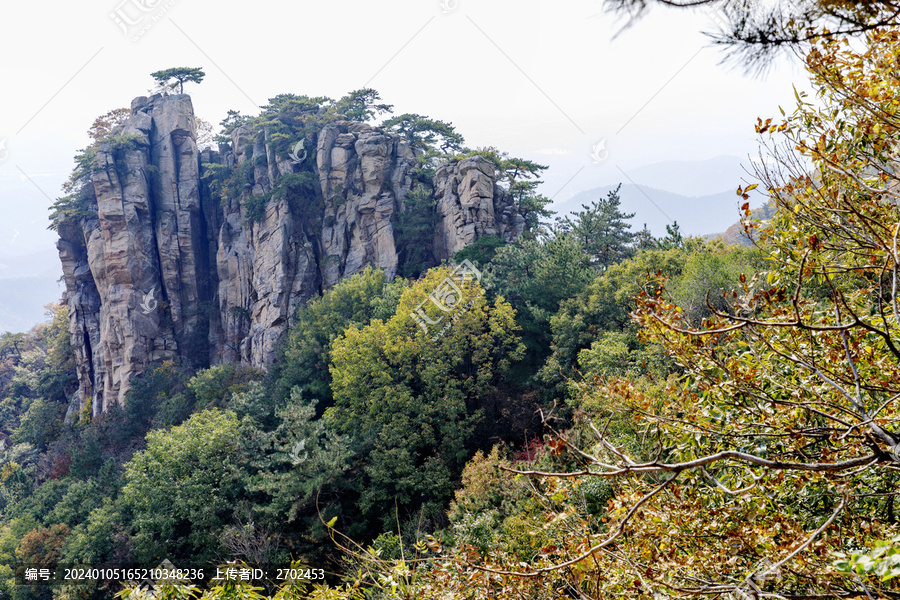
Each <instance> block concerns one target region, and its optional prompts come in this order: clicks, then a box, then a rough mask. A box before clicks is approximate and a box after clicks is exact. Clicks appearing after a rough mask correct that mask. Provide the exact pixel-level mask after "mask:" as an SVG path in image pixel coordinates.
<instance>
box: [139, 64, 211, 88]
mask: <svg viewBox="0 0 900 600" xmlns="http://www.w3.org/2000/svg"><path fill="white" fill-rule="evenodd" d="M150 77H152V78H153V79H154V80H155V81H156V83H157V84H159V85H161V86H167V87H169V88H171V89H175V88H176V87H177V88H178V93H179V94H183V93H184V84H185V82H188V83H200V82H201V81H203V78H204V77H206V73H204V72H203V69H201V68H198V67H172V68H171V69H163V70H161V71H155V72H153V73H150ZM173 79H174V80H175V81H171V80H173ZM170 81H171V83H170Z"/></svg>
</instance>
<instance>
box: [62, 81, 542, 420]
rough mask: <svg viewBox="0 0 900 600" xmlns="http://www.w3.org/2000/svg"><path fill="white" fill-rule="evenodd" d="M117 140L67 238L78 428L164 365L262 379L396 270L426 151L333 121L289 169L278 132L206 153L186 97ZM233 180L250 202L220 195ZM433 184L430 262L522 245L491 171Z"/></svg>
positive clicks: (145, 106) (518, 223)
mask: <svg viewBox="0 0 900 600" xmlns="http://www.w3.org/2000/svg"><path fill="white" fill-rule="evenodd" d="M117 135H118V140H119V142H120V143H114V142H108V143H105V144H102V145H101V146H100V147H99V149H98V150H97V152H96V156H95V160H94V163H93V164H94V166H93V169H92V172H91V174H90V185H89V186H88V188H87V189H86V191H85V197H86V202H87V204H88V205H89V210H88V211H87V214H86V215H79V216H78V217H73V218H69V219H67V220H64V221H62V222H60V223H59V225H58V229H57V230H58V232H59V237H60V239H59V241H58V243H57V247H58V249H59V255H60V259H61V261H62V264H63V272H64V276H65V282H66V296H65V301H66V303H67V305H68V308H69V319H70V323H69V332H70V334H71V341H72V345H73V346H74V349H75V354H76V359H77V371H78V380H79V391H78V394H77V396H76V398H75V400H74V401H73V404H72V406H71V408H70V416H71V414H72V413H73V412H74V411H76V410H81V409H83V408H84V406H85V405H86V404H88V403H90V407H91V412H92V414H93V415H97V414H99V413H101V412H103V411H105V410H107V409H108V408H109V407H111V406H113V405H114V404H116V403H118V404H121V403H123V401H124V398H125V394H126V393H127V391H128V390H129V388H130V381H131V379H132V378H133V377H134V376H136V375H137V374H139V373H142V372H143V371H144V370H145V369H147V368H148V367H149V366H150V365H151V364H152V363H154V362H155V361H160V360H172V359H176V358H178V357H182V358H185V359H186V360H189V361H191V362H192V363H194V364H195V365H203V364H217V363H222V362H241V363H245V364H250V365H253V366H256V367H260V368H265V366H266V365H267V364H268V363H269V362H270V361H272V360H273V359H274V358H275V356H276V352H277V347H278V343H279V340H280V339H281V337H282V335H283V333H284V331H285V330H286V328H287V325H288V323H289V320H290V319H291V317H292V315H293V314H294V313H295V311H296V310H297V307H298V306H299V305H301V304H302V303H304V302H306V301H307V300H309V299H310V298H312V297H313V296H315V295H316V294H319V293H321V292H322V290H324V289H328V288H330V287H331V286H333V285H334V284H335V283H337V282H338V281H339V280H340V279H341V278H343V277H348V276H350V275H353V274H354V273H358V272H359V271H361V270H362V269H364V268H365V267H367V266H369V265H371V266H375V267H378V268H381V269H383V270H384V271H385V273H386V274H387V275H388V277H391V278H393V277H394V276H395V275H396V274H397V272H398V268H399V264H398V261H399V259H398V256H399V253H398V245H397V241H396V239H395V226H396V224H397V221H398V219H399V218H400V217H401V216H402V214H403V213H404V211H405V210H407V209H408V207H407V206H405V204H404V202H405V200H406V199H407V197H408V194H409V192H410V189H411V186H412V185H413V177H412V170H413V168H414V167H415V164H416V153H415V151H414V149H413V148H411V147H410V145H409V143H408V142H407V141H406V140H405V139H404V138H402V137H401V136H399V135H398V134H396V133H392V132H390V131H385V130H383V129H380V128H378V127H373V126H371V125H367V124H364V123H359V122H350V121H335V122H331V123H328V124H326V125H325V126H324V127H323V128H321V130H320V131H319V132H318V133H317V134H316V135H315V136H314V138H315V146H312V145H310V146H309V150H313V148H314V150H315V152H314V153H313V152H309V155H308V156H307V152H306V151H305V150H304V151H303V152H302V156H298V155H296V153H295V154H294V155H293V156H292V157H291V158H285V157H284V156H283V155H280V154H279V153H276V151H275V150H274V149H273V144H272V143H270V137H273V136H271V135H270V131H269V130H268V129H262V130H257V129H254V128H252V127H250V126H243V127H238V128H237V129H235V130H234V131H233V133H232V136H231V142H230V144H227V145H223V146H221V147H220V148H219V151H217V152H216V151H211V150H203V151H201V150H199V149H198V146H197V133H196V126H195V118H194V113H193V107H192V105H191V100H190V97H189V96H187V95H183V94H179V95H168V96H161V95H155V96H151V97H149V98H148V97H139V98H136V99H135V100H134V101H133V102H132V106H131V116H130V117H129V118H128V119H127V121H126V122H125V124H124V125H123V126H122V127H121V129H120V130H119V131H118V132H117ZM313 154H314V156H313ZM216 169H218V171H216ZM223 173H224V174H223ZM217 178H218V179H217ZM226 178H227V180H228V181H229V182H231V183H232V184H233V183H234V181H238V182H240V184H241V189H235V187H234V186H232V187H227V186H224V187H223V186H221V185H220V186H219V187H218V188H217V187H216V185H214V183H213V182H216V181H218V182H219V183H220V184H221V182H222V181H223V180H224V179H226ZM431 183H432V184H433V189H434V198H435V202H436V208H435V210H436V214H435V215H432V216H433V217H434V219H435V220H436V222H437V226H436V228H435V232H434V240H433V241H432V246H433V255H434V256H433V259H434V262H435V263H437V262H439V261H441V260H444V259H448V258H451V257H452V256H453V255H454V253H456V252H457V251H459V250H461V249H462V248H464V247H466V246H467V245H469V244H471V243H473V242H474V241H475V240H477V239H478V238H479V237H481V236H483V235H495V236H501V237H504V238H506V239H508V240H511V239H514V238H516V237H517V236H519V235H521V233H522V231H523V229H524V226H525V221H524V219H523V218H522V216H521V215H519V214H518V213H517V211H516V209H515V207H514V206H513V205H512V203H511V202H510V201H509V200H508V196H507V194H506V193H505V191H504V190H503V188H502V187H501V186H498V185H497V182H496V181H495V177H494V170H493V166H492V164H491V163H490V162H489V161H487V160H485V159H483V158H480V157H473V158H466V159H463V160H460V161H450V162H447V163H446V164H443V165H442V166H440V167H439V168H438V170H437V172H436V175H435V177H434V181H433V182H431Z"/></svg>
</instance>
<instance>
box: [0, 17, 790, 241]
mask: <svg viewBox="0 0 900 600" xmlns="http://www.w3.org/2000/svg"><path fill="white" fill-rule="evenodd" d="M443 1H444V6H443V7H442V6H441V0H416V1H413V0H395V1H390V2H387V1H382V2H373V1H365V2H364V1H358V0H355V1H349V0H332V1H330V2H310V1H306V0H295V1H294V2H275V1H271V0H256V1H254V2H240V1H236V0H216V1H211V0H85V1H72V0H42V1H36V2H12V1H9V0H8V1H6V2H4V3H3V4H2V6H0V23H2V42H0V44H2V45H0V48H2V49H3V52H2V54H0V81H2V82H3V83H2V90H3V91H2V92H0V140H5V152H4V150H2V149H0V159H3V160H2V162H0V210H2V214H4V215H5V217H4V219H3V221H4V222H0V251H27V250H31V249H33V248H37V247H48V245H52V243H53V241H54V239H55V236H54V235H53V234H52V233H51V232H45V231H44V228H45V227H46V206H47V205H48V204H49V200H48V198H47V197H48V196H49V197H56V196H58V195H59V194H60V190H59V186H60V184H61V183H62V182H63V181H64V180H65V178H66V176H67V174H68V172H69V171H70V169H71V166H72V161H71V157H72V156H73V155H74V153H75V152H76V150H78V149H79V148H82V147H84V146H85V145H86V144H87V143H88V137H87V135H86V130H87V128H88V127H89V126H90V124H91V122H92V121H93V119H94V118H95V117H96V116H97V115H100V114H102V113H104V112H106V111H107V110H109V109H112V108H116V107H122V106H129V104H130V101H131V99H132V98H133V97H135V96H138V95H143V94H146V93H147V91H148V89H149V88H150V87H151V86H152V83H153V82H152V80H151V78H150V77H149V73H150V72H152V71H156V70H159V69H163V68H168V67H173V66H190V67H202V68H203V69H204V70H205V71H206V74H207V77H206V80H205V81H204V82H203V83H202V84H200V85H199V86H198V85H190V86H187V87H186V89H185V91H186V92H188V93H190V94H191V95H192V97H193V100H194V108H195V110H196V112H197V114H198V115H199V116H200V117H202V118H204V119H206V120H208V121H210V122H212V123H213V124H215V125H217V124H218V122H219V121H220V120H221V119H222V118H223V117H224V115H225V113H226V111H227V110H228V109H237V110H240V111H242V112H244V113H250V114H255V112H256V110H257V106H258V105H260V104H264V103H265V102H266V100H267V99H268V98H270V97H272V96H274V95H276V94H279V93H286V92H291V93H297V94H308V95H325V96H330V97H333V98H338V97H340V96H342V95H343V94H345V93H346V92H348V91H350V90H353V89H357V88H360V87H364V86H368V87H374V88H376V89H378V90H379V91H380V92H381V95H382V98H383V100H384V101H385V102H388V103H391V104H394V105H395V112H397V113H402V112H415V113H420V114H424V115H427V116H430V117H433V118H437V119H441V120H444V121H449V122H452V123H453V124H454V125H455V126H456V128H457V130H458V131H459V132H460V133H461V134H462V135H463V136H465V138H466V141H467V143H468V145H469V146H472V147H475V146H483V145H493V146H497V147H498V148H500V149H501V150H507V151H509V152H510V153H511V154H513V155H516V156H521V157H523V158H528V159H531V160H535V161H538V162H541V163H543V164H547V165H549V166H550V169H549V170H548V172H547V173H546V176H545V180H546V182H547V183H546V185H545V186H544V190H543V191H544V192H545V193H546V194H547V195H548V196H553V195H557V194H558V198H559V199H564V198H568V197H571V196H572V195H574V194H575V193H577V192H579V191H582V190H584V189H589V188H592V187H596V186H597V185H600V184H603V183H613V182H615V181H618V180H620V179H621V176H620V172H619V171H618V169H622V170H624V171H626V172H627V171H628V170H629V169H633V168H635V167H638V166H641V165H646V164H650V163H654V162H658V161H664V160H697V161H700V160H705V159H709V158H712V157H715V156H719V155H723V154H729V155H736V156H741V157H746V156H747V154H748V153H755V151H756V148H757V145H756V137H755V134H754V130H753V125H754V123H755V121H756V117H757V116H763V117H765V116H774V115H777V107H778V106H779V105H783V106H785V108H786V109H790V108H792V107H793V104H794V101H793V90H792V87H791V85H792V83H797V84H798V87H804V88H805V87H807V85H806V84H805V80H806V77H805V75H804V74H803V72H802V70H801V69H800V68H799V66H797V65H791V64H789V63H786V62H782V63H780V64H779V65H777V66H776V68H775V69H773V70H770V71H769V72H768V73H766V74H765V76H763V77H758V78H753V77H750V76H746V75H744V74H743V73H742V72H741V71H736V70H734V69H729V68H727V67H723V66H720V65H719V64H718V63H719V61H720V60H721V59H722V57H723V54H722V52H721V51H720V50H718V49H715V48H711V47H709V43H708V40H707V38H705V37H704V36H703V35H702V34H701V33H700V31H701V30H711V29H712V28H713V27H714V19H713V18H712V17H711V15H710V14H709V13H708V12H707V11H696V12H688V11H674V10H666V9H661V8H660V9H655V10H654V11H653V12H652V13H651V15H650V16H649V17H647V18H645V19H644V20H643V21H641V22H639V23H638V24H636V25H635V26H634V27H632V28H630V29H627V30H625V31H623V32H621V33H620V35H618V36H617V37H615V38H614V35H615V34H616V32H618V31H620V29H621V26H622V23H621V22H616V21H614V20H613V19H612V17H610V16H609V15H608V14H605V13H603V12H602V6H601V2H600V1H599V0H561V1H559V2H548V1H546V0H545V1H543V2H538V1H536V0H482V1H480V2H479V1H476V0H443ZM111 15H118V18H119V19H126V20H131V21H133V22H136V21H138V20H140V23H138V24H137V25H135V26H134V27H133V28H132V30H131V32H130V34H131V35H132V36H135V35H137V34H138V32H139V31H140V29H141V27H144V26H146V25H147V24H148V23H149V24H151V27H150V28H149V29H147V30H145V31H144V32H143V34H142V35H140V37H139V39H138V40H137V41H133V40H131V39H129V37H128V36H126V35H125V34H124V33H123V31H122V29H120V27H119V26H118V25H117V24H116V22H115V20H114V19H113V18H112V17H111ZM139 18H140V19H139ZM154 19H155V22H154ZM601 140H606V149H607V150H608V152H609V155H608V158H607V160H605V161H604V162H602V163H599V164H596V163H595V162H594V161H593V160H592V158H591V156H590V153H591V150H592V148H593V147H594V146H595V145H596V144H597V143H598V142H600V141H601ZM604 156H605V155H604ZM26 175H27V177H26ZM573 176H574V178H573ZM570 180H571V181H570ZM566 182H569V183H568V185H565V186H564V184H566ZM638 183H639V182H638ZM35 184H36V185H37V187H39V188H40V190H38V189H37V187H35ZM45 194H46V196H45ZM51 247H52V246H51Z"/></svg>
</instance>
